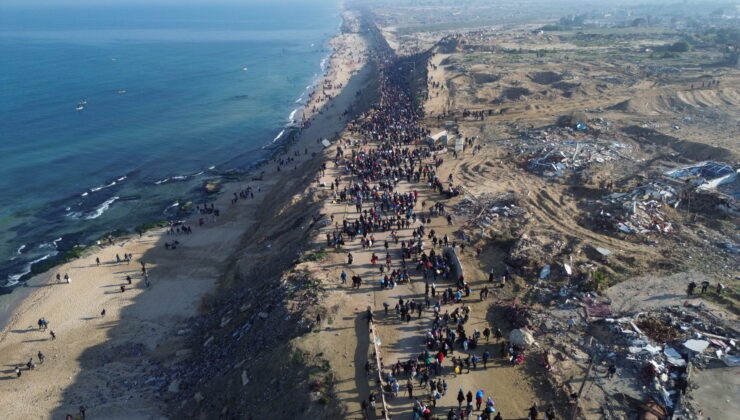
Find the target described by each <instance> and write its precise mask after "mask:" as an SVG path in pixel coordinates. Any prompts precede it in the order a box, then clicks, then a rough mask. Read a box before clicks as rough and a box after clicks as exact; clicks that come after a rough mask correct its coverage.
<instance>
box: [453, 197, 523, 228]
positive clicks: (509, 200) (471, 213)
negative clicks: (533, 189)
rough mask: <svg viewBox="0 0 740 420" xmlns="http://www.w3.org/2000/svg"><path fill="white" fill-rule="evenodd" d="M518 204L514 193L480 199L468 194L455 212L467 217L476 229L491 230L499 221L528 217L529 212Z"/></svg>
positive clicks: (456, 207)
mask: <svg viewBox="0 0 740 420" xmlns="http://www.w3.org/2000/svg"><path fill="white" fill-rule="evenodd" d="M517 202H518V200H517V198H516V195H515V194H514V193H504V194H497V195H483V196H480V197H474V196H472V195H470V194H466V196H465V198H464V199H463V200H462V201H460V202H459V203H458V204H457V205H456V206H455V208H454V209H453V211H454V212H455V214H456V215H458V216H467V219H468V223H469V224H471V225H473V226H475V227H481V228H491V227H493V225H494V223H495V222H496V221H498V220H499V219H502V218H506V219H517V218H523V217H524V216H526V214H527V210H526V209H525V208H524V207H520V206H518V205H517Z"/></svg>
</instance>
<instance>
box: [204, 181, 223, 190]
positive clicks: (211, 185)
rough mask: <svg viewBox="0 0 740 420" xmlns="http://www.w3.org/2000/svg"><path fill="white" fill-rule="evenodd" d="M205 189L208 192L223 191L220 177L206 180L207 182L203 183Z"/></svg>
mask: <svg viewBox="0 0 740 420" xmlns="http://www.w3.org/2000/svg"><path fill="white" fill-rule="evenodd" d="M203 189H204V190H205V191H206V192H207V193H208V194H214V193H217V192H219V191H221V181H220V180H218V179H215V180H211V181H206V182H205V184H204V185H203Z"/></svg>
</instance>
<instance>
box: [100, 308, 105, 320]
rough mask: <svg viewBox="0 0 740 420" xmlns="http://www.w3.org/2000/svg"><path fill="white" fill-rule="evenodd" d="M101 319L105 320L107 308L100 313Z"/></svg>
mask: <svg viewBox="0 0 740 420" xmlns="http://www.w3.org/2000/svg"><path fill="white" fill-rule="evenodd" d="M100 317H101V318H105V308H103V310H102V311H100Z"/></svg>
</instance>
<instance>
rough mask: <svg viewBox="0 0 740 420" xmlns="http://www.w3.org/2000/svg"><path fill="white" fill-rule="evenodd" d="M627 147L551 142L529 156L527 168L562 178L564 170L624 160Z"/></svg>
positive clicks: (579, 142)
mask: <svg viewBox="0 0 740 420" xmlns="http://www.w3.org/2000/svg"><path fill="white" fill-rule="evenodd" d="M626 149H629V146H628V145H626V144H624V143H620V142H617V141H609V142H603V141H601V142H597V141H596V140H593V139H591V140H578V141H572V140H566V141H562V142H551V143H549V144H547V145H545V146H544V147H542V148H540V149H539V150H537V151H535V152H534V153H532V154H531V156H530V158H529V161H528V163H527V168H528V169H529V170H530V171H532V172H533V173H536V174H539V175H542V176H562V175H563V172H564V171H565V170H577V169H581V168H585V167H588V166H590V165H592V164H594V163H604V162H608V161H613V160H617V159H622V158H625V157H626V155H625V150H626Z"/></svg>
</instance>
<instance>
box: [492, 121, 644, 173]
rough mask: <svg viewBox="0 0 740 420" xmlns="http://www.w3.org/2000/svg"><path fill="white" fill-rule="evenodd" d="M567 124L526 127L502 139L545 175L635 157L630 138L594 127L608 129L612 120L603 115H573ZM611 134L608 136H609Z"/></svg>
mask: <svg viewBox="0 0 740 420" xmlns="http://www.w3.org/2000/svg"><path fill="white" fill-rule="evenodd" d="M566 119H567V121H566V122H565V124H566V126H565V127H559V126H553V127H549V128H548V129H547V130H523V131H520V132H519V137H518V138H515V139H508V140H503V141H502V143H503V145H505V146H508V147H509V148H510V149H513V150H514V151H515V152H516V154H517V155H518V156H519V158H518V159H517V160H518V162H519V164H520V165H521V166H522V167H525V168H527V169H528V170H529V171H531V172H533V173H535V174H538V175H541V176H548V177H551V176H562V175H563V174H564V172H565V171H566V170H571V171H573V170H579V169H585V168H588V167H590V166H591V165H595V164H602V163H605V162H610V161H616V160H621V159H630V160H631V159H632V157H631V156H632V153H633V147H632V146H631V145H630V144H629V143H627V141H626V139H622V138H620V137H617V136H616V135H613V134H609V135H607V136H605V135H604V134H603V133H598V134H592V133H593V132H594V130H597V131H600V130H608V129H609V126H610V125H611V124H610V123H609V121H606V120H604V119H602V118H598V119H595V120H593V121H586V119H585V115H584V118H580V119H579V118H576V117H575V116H571V117H568V118H566ZM607 137H608V138H607Z"/></svg>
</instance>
